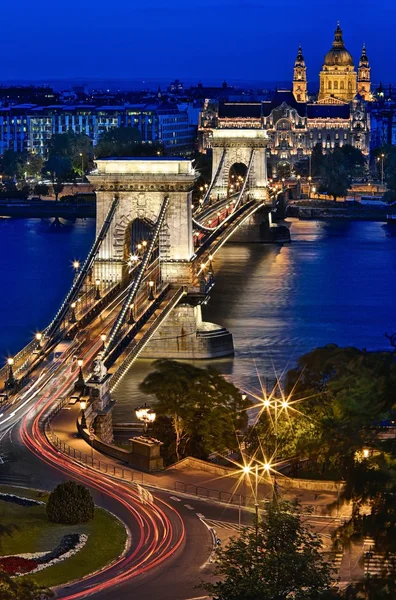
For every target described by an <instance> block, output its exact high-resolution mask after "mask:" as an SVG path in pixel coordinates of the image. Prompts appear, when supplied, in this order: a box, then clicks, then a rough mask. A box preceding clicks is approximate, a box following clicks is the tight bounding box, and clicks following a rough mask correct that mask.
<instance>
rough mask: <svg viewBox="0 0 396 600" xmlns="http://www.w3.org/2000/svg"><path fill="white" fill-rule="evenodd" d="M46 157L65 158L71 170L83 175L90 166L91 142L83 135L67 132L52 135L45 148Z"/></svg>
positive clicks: (91, 156)
mask: <svg viewBox="0 0 396 600" xmlns="http://www.w3.org/2000/svg"><path fill="white" fill-rule="evenodd" d="M47 152H48V157H49V158H51V157H54V156H56V157H58V158H66V159H68V160H69V161H70V163H71V169H73V170H74V171H75V172H76V173H79V174H80V175H83V173H82V167H83V171H84V172H85V171H86V170H87V169H89V168H90V167H91V166H92V158H93V152H92V142H91V140H90V138H89V137H88V136H87V135H85V134H84V133H74V131H73V130H69V131H67V132H66V133H57V134H55V135H53V136H52V137H51V138H50V140H49V142H48V147H47Z"/></svg>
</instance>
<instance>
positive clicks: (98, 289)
mask: <svg viewBox="0 0 396 600" xmlns="http://www.w3.org/2000/svg"><path fill="white" fill-rule="evenodd" d="M95 285H96V293H95V300H100V298H101V296H100V279H97V280H96V281H95Z"/></svg>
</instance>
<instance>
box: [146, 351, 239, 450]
mask: <svg viewBox="0 0 396 600" xmlns="http://www.w3.org/2000/svg"><path fill="white" fill-rule="evenodd" d="M154 366H155V371H153V372H152V373H149V374H148V375H147V377H146V378H145V380H144V381H143V382H142V383H141V384H140V390H141V391H142V392H143V393H144V394H151V395H154V396H155V397H156V398H157V400H158V404H157V405H156V407H155V408H156V412H157V414H158V415H159V416H162V417H166V418H167V419H165V420H162V425H163V427H166V425H167V426H168V434H167V435H169V428H171V431H172V433H173V448H174V453H175V455H176V458H177V460H180V458H182V457H183V456H187V455H190V456H195V457H198V458H206V457H207V456H208V455H209V454H210V452H224V451H225V450H227V449H232V448H234V447H235V446H236V437H235V431H236V430H239V429H241V428H244V427H246V425H247V414H246V409H247V407H248V406H249V402H248V401H247V399H246V398H245V397H242V395H241V394H240V392H239V391H238V389H237V388H236V387H235V386H234V385H233V384H232V383H229V382H228V381H226V379H224V377H222V375H220V373H218V372H217V371H216V370H215V369H212V368H209V369H199V368H198V367H194V366H192V365H189V364H186V363H181V362H176V361H171V360H157V361H156V362H155V363H154Z"/></svg>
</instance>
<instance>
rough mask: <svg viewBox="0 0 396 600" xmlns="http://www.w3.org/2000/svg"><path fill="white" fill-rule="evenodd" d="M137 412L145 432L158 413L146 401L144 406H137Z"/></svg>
mask: <svg viewBox="0 0 396 600" xmlns="http://www.w3.org/2000/svg"><path fill="white" fill-rule="evenodd" d="M135 414H136V417H137V418H138V419H139V421H142V422H143V431H144V433H146V432H147V428H148V425H149V423H154V421H155V418H156V416H157V415H156V413H155V412H154V411H153V410H152V409H151V408H150V406H149V405H148V404H146V403H144V406H138V407H137V408H135Z"/></svg>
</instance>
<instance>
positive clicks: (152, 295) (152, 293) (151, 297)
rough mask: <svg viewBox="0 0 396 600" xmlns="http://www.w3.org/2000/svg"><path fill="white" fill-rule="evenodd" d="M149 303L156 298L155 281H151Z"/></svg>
mask: <svg viewBox="0 0 396 600" xmlns="http://www.w3.org/2000/svg"><path fill="white" fill-rule="evenodd" d="M148 284H149V297H148V299H149V301H150V302H152V301H153V300H154V299H155V298H154V281H149V283H148Z"/></svg>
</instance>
